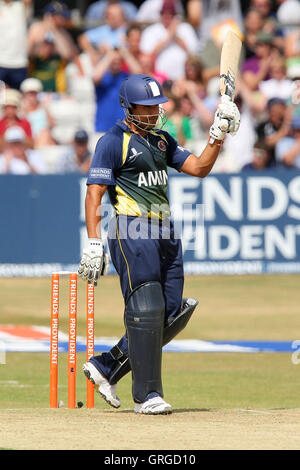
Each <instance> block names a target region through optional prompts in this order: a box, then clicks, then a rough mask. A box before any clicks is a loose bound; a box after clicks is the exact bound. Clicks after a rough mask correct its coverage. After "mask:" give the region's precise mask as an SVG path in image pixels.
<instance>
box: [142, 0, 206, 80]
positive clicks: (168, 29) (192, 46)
mask: <svg viewBox="0 0 300 470" xmlns="http://www.w3.org/2000/svg"><path fill="white" fill-rule="evenodd" d="M197 46H198V39H197V36H196V33H195V31H194V30H193V28H192V26H191V25H190V24H188V23H184V22H181V20H180V19H179V17H178V16H177V15H176V8H175V6H174V3H173V2H172V1H170V0H166V1H165V2H164V3H163V6H162V9H161V12H160V22H159V23H156V24H153V25H151V26H148V27H147V28H146V29H145V30H144V31H143V34H142V40H141V50H142V52H145V53H146V54H152V55H153V56H154V57H156V69H157V70H158V71H159V72H163V73H165V74H166V75H167V76H168V77H169V78H170V79H171V80H177V79H179V78H183V77H184V72H185V71H184V66H185V61H186V58H187V56H188V55H189V54H193V53H195V52H196V50H197Z"/></svg>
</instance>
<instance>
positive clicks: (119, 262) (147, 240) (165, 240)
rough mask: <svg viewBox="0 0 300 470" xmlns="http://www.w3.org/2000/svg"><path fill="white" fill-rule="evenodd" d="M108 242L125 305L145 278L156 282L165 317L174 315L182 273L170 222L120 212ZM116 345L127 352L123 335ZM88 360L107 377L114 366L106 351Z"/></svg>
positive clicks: (177, 305) (179, 304)
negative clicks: (161, 293)
mask: <svg viewBox="0 0 300 470" xmlns="http://www.w3.org/2000/svg"><path fill="white" fill-rule="evenodd" d="M108 244H109V250H110V255H111V259H112V262H113V264H114V267H115V269H116V271H117V273H118V275H119V277H120V284H121V290H122V294H123V297H124V301H125V305H126V302H127V299H128V296H129V295H130V293H131V292H132V290H133V289H135V288H136V287H138V286H139V285H141V284H143V283H144V282H147V281H158V282H160V283H161V285H162V289H163V293H164V299H165V319H167V318H169V317H171V316H175V315H177V314H178V313H179V311H180V309H181V302H182V294H183V283H184V276H183V262H182V247H181V241H180V239H178V238H176V237H175V233H174V227H173V224H172V223H171V222H170V221H169V220H168V221H166V222H162V221H154V220H153V219H152V220H151V219H147V218H141V217H126V216H122V215H120V216H117V217H116V218H114V219H112V220H111V222H110V228H109V234H108ZM118 346H119V348H120V349H121V350H122V351H123V352H124V353H125V354H128V343H127V338H126V335H124V336H123V337H122V338H121V340H120V341H119V342H118ZM92 362H93V363H94V365H95V366H96V367H97V368H98V369H99V370H100V372H101V373H102V374H103V375H104V376H105V377H106V378H108V379H109V378H110V375H111V372H112V370H113V369H114V368H115V365H116V364H115V360H114V359H113V358H112V356H111V354H110V353H103V354H102V355H101V356H95V357H93V358H92Z"/></svg>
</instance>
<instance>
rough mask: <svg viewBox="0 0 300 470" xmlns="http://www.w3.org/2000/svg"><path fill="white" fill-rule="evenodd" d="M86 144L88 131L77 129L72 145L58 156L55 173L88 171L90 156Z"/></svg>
mask: <svg viewBox="0 0 300 470" xmlns="http://www.w3.org/2000/svg"><path fill="white" fill-rule="evenodd" d="M88 144H89V136H88V133H87V132H86V131H85V130H84V129H80V130H78V131H77V132H76V133H75V135H74V140H73V144H72V146H71V147H70V148H69V150H68V151H67V152H65V153H63V154H62V155H61V156H60V157H59V159H58V161H57V165H56V173H84V174H86V173H88V171H89V169H90V164H91V158H92V155H91V152H90V151H89V148H88Z"/></svg>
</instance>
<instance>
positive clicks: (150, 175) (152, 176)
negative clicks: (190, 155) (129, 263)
mask: <svg viewBox="0 0 300 470" xmlns="http://www.w3.org/2000/svg"><path fill="white" fill-rule="evenodd" d="M163 184H168V173H167V172H166V170H157V171H148V172H147V173H143V172H141V173H139V179H138V186H139V188H140V187H141V186H161V185H163Z"/></svg>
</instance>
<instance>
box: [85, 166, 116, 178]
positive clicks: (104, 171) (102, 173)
mask: <svg viewBox="0 0 300 470" xmlns="http://www.w3.org/2000/svg"><path fill="white" fill-rule="evenodd" d="M89 177H90V178H103V179H105V180H110V179H111V168H91V169H90V174H89Z"/></svg>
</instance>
